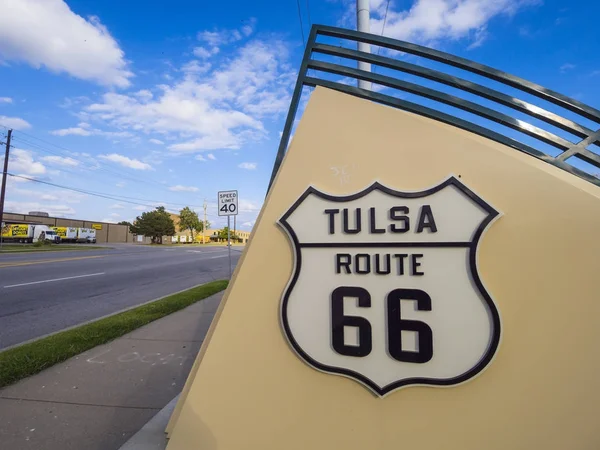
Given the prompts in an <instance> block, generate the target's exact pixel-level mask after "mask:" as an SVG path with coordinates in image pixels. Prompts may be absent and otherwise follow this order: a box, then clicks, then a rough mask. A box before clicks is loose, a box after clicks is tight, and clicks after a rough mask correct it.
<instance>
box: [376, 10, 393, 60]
mask: <svg viewBox="0 0 600 450" xmlns="http://www.w3.org/2000/svg"><path fill="white" fill-rule="evenodd" d="M389 7H390V0H387V5H386V6H385V15H384V16H383V26H382V27H381V36H383V32H384V31H385V22H386V21H387V15H388V9H389ZM379 50H381V47H377V55H379Z"/></svg>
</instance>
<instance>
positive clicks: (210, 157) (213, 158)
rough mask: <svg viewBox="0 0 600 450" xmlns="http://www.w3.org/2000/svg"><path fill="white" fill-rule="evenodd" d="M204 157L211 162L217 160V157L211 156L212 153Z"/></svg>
mask: <svg viewBox="0 0 600 450" xmlns="http://www.w3.org/2000/svg"><path fill="white" fill-rule="evenodd" d="M206 157H207V158H208V159H212V160H213V161H215V160H216V159H217V157H216V156H215V155H213V154H212V153H209V154H208V155H206Z"/></svg>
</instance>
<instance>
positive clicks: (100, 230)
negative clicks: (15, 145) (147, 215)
mask: <svg viewBox="0 0 600 450" xmlns="http://www.w3.org/2000/svg"><path fill="white" fill-rule="evenodd" d="M170 216H171V219H172V220H173V222H174V223H175V235H174V236H164V237H163V240H162V242H163V244H175V243H192V242H195V243H200V242H202V238H203V233H202V232H199V233H198V232H194V237H193V239H192V234H191V233H190V230H183V231H180V230H179V216H178V215H177V214H171V215H170ZM3 222H5V223H6V224H7V225H12V224H19V223H23V224H33V225H35V224H42V225H48V226H51V227H75V228H93V229H95V230H96V242H97V243H99V244H102V243H111V242H114V243H136V244H149V243H151V242H152V239H151V238H149V237H147V236H138V235H134V234H132V233H130V232H129V227H128V226H127V225H119V224H116V223H108V222H99V221H93V220H83V219H65V218H62V217H50V216H48V215H43V214H39V213H35V212H34V214H31V213H30V214H16V213H4V217H3ZM221 230H222V228H221V229H208V230H206V233H204V241H205V242H224V241H226V239H220V238H219V236H220V233H221ZM231 231H232V233H233V232H234V230H233V229H232V230H231ZM235 235H236V236H237V237H238V239H237V240H235V239H232V241H233V242H238V243H242V244H245V243H247V242H248V239H249V238H250V232H249V231H241V230H235Z"/></svg>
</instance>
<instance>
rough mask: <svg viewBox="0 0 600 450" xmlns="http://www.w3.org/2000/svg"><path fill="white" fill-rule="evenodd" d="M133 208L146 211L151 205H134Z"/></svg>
mask: <svg viewBox="0 0 600 450" xmlns="http://www.w3.org/2000/svg"><path fill="white" fill-rule="evenodd" d="M133 209H135V210H136V211H146V210H148V209H150V207H149V206H143V205H138V206H134V207H133Z"/></svg>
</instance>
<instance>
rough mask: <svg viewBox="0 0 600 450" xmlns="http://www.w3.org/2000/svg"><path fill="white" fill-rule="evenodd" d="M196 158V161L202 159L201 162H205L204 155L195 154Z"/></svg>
mask: <svg viewBox="0 0 600 450" xmlns="http://www.w3.org/2000/svg"><path fill="white" fill-rule="evenodd" d="M196 159H197V160H198V161H203V162H205V161H206V158H205V157H204V156H202V155H196Z"/></svg>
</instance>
